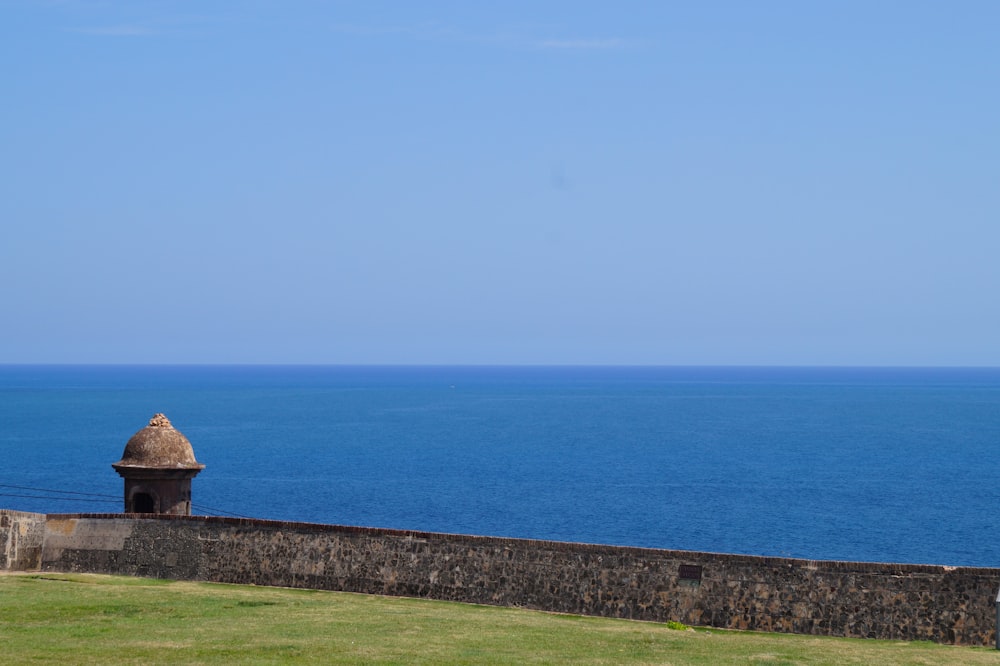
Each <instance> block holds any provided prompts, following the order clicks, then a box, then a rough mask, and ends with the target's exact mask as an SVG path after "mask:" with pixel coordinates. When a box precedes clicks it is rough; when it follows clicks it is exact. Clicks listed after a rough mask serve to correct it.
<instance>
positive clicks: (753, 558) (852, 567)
mask: <svg viewBox="0 0 1000 666" xmlns="http://www.w3.org/2000/svg"><path fill="white" fill-rule="evenodd" d="M0 513H8V514H20V515H24V516H25V517H28V516H37V518H38V519H42V518H45V519H55V520H71V519H81V520H129V521H142V520H146V521H149V520H155V521H178V522H184V523H202V524H211V525H225V526H228V527H233V528H236V529H242V528H254V529H267V530H274V531H281V530H290V531H296V532H310V533H331V534H348V535H359V536H392V537H398V538H403V539H412V540H415V541H442V540H448V541H452V542H455V541H459V542H465V543H469V544H470V545H472V544H476V545H480V546H493V547H499V548H510V549H514V548H516V547H518V546H519V545H531V546H532V547H533V548H539V547H541V548H545V549H548V550H553V551H576V552H579V553H581V554H594V555H603V556H612V557H613V556H627V557H639V558H642V557H648V558H663V557H670V558H673V559H689V560H691V561H692V562H693V563H694V562H697V563H701V564H705V563H709V562H712V561H717V562H720V563H722V562H726V563H730V564H738V563H747V564H752V565H754V566H764V567H771V568H782V567H784V568H789V569H793V568H802V567H805V568H816V569H824V570H836V571H839V572H845V571H854V572H857V573H865V572H876V571H877V572H880V573H885V572H886V571H887V570H892V571H896V572H898V573H899V574H921V573H926V574H938V575H939V574H941V573H946V574H947V573H951V572H954V573H956V574H957V573H965V574H969V573H971V574H977V573H978V574H982V575H989V576H997V575H1000V568H992V567H965V566H962V567H957V566H956V567H953V566H947V565H940V564H905V563H894V562H850V561H840V560H806V559H796V558H788V557H772V556H764V555H742V554H731V553H711V552H702V551H690V550H674V549H665V548H639V547H633V546H615V545H606V544H589V543H576V542H567V541H546V540H542V539H520V538H514V537H494V536H477V535H469V534H447V533H441V532H421V531H415V530H399V529H390V528H382V527H360V526H352V525H330V524H324V523H307V522H294V521H283V520H267V519H262V518H232V517H227V516H172V515H162V514H126V513H52V514H32V513H26V512H18V511H9V510H7V509H0Z"/></svg>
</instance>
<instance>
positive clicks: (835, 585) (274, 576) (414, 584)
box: [0, 514, 1000, 645]
mask: <svg viewBox="0 0 1000 666" xmlns="http://www.w3.org/2000/svg"><path fill="white" fill-rule="evenodd" d="M44 518H45V520H44V545H43V547H42V549H41V562H40V563H39V564H38V567H37V568H41V569H44V570H51V571H81V572H94V573H110V574H127V575H136V576H149V577H158V578H175V579H187V580H204V581H216V582H229V583H251V584H255V585H278V586H287V587H303V588H316V589H326V590H342V591H350V592H362V593H370V594H388V595H400V596H411V597H427V598H433V599H443V600H450V601H461V602H471V603H482V604H493V605H500V606H518V607H524V608H535V609H542V610H548V611H559V612H566V613H578V614H583V615H599V616H606V617H620V618H630V619H636V620H652V621H659V622H662V621H667V620H676V621H679V622H684V623H686V624H693V625H702V626H712V627H725V628H733V629H753V630H761V631H780V632H792V633H800V634H819V635H833V636H855V637H867V638H885V639H898V640H933V641H938V642H945V643H956V644H971V645H992V644H993V642H994V635H995V634H994V629H995V607H994V598H995V595H996V591H997V587H998V586H1000V569H983V568H970V567H959V568H955V567H942V566H929V565H906V564H877V563H859V562H828V561H812V560H793V559H784V558H769V557H753V556H744V555H723V554H712V553H697V552H687V551H672V550H657V549H647V548H624V547H616V546H598V545H589V544H576V543H559V542H547V541H530V540H522V539H503V538H495V537H474V536H462V535H448V534H431V533H422V532H405V531H395V530H382V529H369V528H359V527H341V526H330V525H313V524H306V523H284V522H274V521H260V520H246V519H230V518H206V517H197V516H195V517H183V516H143V517H139V516H125V515H122V514H104V515H49V516H47V517H44ZM8 531H9V529H8ZM29 532H30V530H29ZM3 538H4V537H3V534H2V533H0V543H3ZM29 542H30V539H29V540H28V541H24V543H26V544H27V543H29ZM18 543H22V542H18ZM7 558H8V561H9V562H15V561H16V562H19V563H22V564H23V563H25V562H29V561H31V557H27V558H24V557H14V558H13V559H11V557H10V555H9V554H8V556H7ZM8 568H17V567H15V566H12V565H8ZM22 568H23V567H22Z"/></svg>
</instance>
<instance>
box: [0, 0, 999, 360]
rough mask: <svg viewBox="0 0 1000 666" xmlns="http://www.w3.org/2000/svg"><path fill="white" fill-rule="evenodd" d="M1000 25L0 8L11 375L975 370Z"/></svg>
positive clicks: (917, 4) (941, 19) (990, 305)
mask: <svg viewBox="0 0 1000 666" xmlns="http://www.w3.org/2000/svg"><path fill="white" fill-rule="evenodd" d="M998 35H1000V2H995V1H992V0H984V1H981V2H976V1H972V0H967V1H966V0H957V1H955V2H942V1H934V2H921V1H919V0H905V1H898V2H896V1H883V2H880V1H878V0H863V1H851V0H842V1H837V2H833V1H829V2H820V1H816V2H806V1H800V0H788V1H783V2H779V1H768V0H762V1H759V2H747V1H745V0H733V1H732V2H723V1H712V0H706V1H705V2H700V1H699V2H690V1H685V2H669V1H667V0H650V1H648V2H629V1H622V0H618V1H616V2H605V1H601V2H588V1H586V0H570V1H565V2H546V1H544V0H531V1H526V2H517V1H505V2H475V1H469V0H462V1H456V2H438V1H435V0H428V1H422V2H410V1H408V0H407V1H404V0H399V1H398V2H379V1H377V0H357V1H343V2H333V1H330V2H319V1H313V2H309V1H299V0H296V1H284V0H282V1H278V0H257V1H249V0H247V1H237V0H232V1H229V2H217V1H211V0H199V1H198V2H194V1H180V0H173V1H171V0H162V1H147V2H133V1H125V0H106V1H97V0H95V1H84V0H78V1H74V0H63V1H56V0H51V1H45V0H38V1H34V2H32V1H29V0H0V63H2V64H0V224H2V226H0V229H2V235H0V318H2V319H0V363H66V362H70V363H106V362H113V363H233V362H242V363H473V364H506V363H531V364H535V363H541V364H550V363H551V364H562V363H574V364H699V365H701V364H726V365H729V364H751V365H990V366H997V365H1000V304H998V301H1000V298H998V294H997V292H998V288H1000V38H998Z"/></svg>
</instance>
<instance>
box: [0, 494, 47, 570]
mask: <svg viewBox="0 0 1000 666" xmlns="http://www.w3.org/2000/svg"><path fill="white" fill-rule="evenodd" d="M44 536H45V516H44V515H42V514H38V513H24V512H22V511H7V510H6V509H0V571H31V570H33V569H38V568H39V567H40V566H41V564H42V540H43V539H44Z"/></svg>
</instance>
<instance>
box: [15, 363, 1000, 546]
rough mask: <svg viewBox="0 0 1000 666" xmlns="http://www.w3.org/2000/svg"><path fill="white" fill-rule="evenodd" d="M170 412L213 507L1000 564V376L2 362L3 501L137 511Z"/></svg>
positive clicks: (640, 542)
mask: <svg viewBox="0 0 1000 666" xmlns="http://www.w3.org/2000/svg"><path fill="white" fill-rule="evenodd" d="M156 412H164V413H166V414H167V416H168V417H169V418H170V419H171V421H172V422H173V424H174V426H175V427H176V428H178V429H179V430H181V431H182V432H183V433H184V434H185V435H187V437H188V438H189V439H190V440H191V442H192V444H193V446H194V449H195V454H196V455H197V457H198V460H199V461H200V462H202V463H204V464H205V465H206V466H207V467H206V469H205V470H204V471H203V472H202V473H201V474H200V475H199V476H198V477H197V478H196V479H195V480H194V486H193V500H194V504H195V513H203V514H216V515H226V514H235V515H242V516H252V517H258V518H273V519H282V520H300V521H312V522H322V523H337V524H349V525H366V526H377V527H391V528H398V529H413V530H424V531H440V532H457V533H466V534H483V535H496V536H512V537H526V538H540V539H556V540H564V541H581V542H592V543H606V544H620V545H631V546H650V547H657V548H676V549H687V550H704V551H717V552H732V553H746V554H754V555H779V556H790V557H805V558H814V559H848V560H866V561H881V562H915V563H937V564H951V565H972V566H998V565H1000V552H998V551H1000V549H998V542H997V536H996V535H997V527H998V522H1000V521H998V519H997V515H998V509H1000V473H998V460H997V457H998V453H1000V369H884V368H836V369H834V368H696V367H681V368H678V367H650V368H637V367H622V368H617V367H343V366H324V367H301V366H295V367H281V366H0V454H2V460H3V466H2V468H0V507H4V508H12V509H18V510H24V511H39V512H49V513H53V512H95V511H101V512H103V511H120V510H121V492H122V482H121V479H120V478H119V477H118V476H117V475H116V474H115V472H114V471H113V470H112V469H111V466H110V465H111V463H112V462H115V461H116V460H118V459H119V458H120V457H121V453H122V450H123V448H124V446H125V442H126V441H127V440H128V439H129V437H131V435H132V434H134V433H135V432H136V431H137V430H139V429H140V428H142V427H143V426H145V425H146V423H147V421H148V420H149V418H150V417H151V416H152V415H153V414H154V413H156ZM53 490H60V491H64V492H62V493H53V492H51V491H53ZM67 493H74V494H67Z"/></svg>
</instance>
